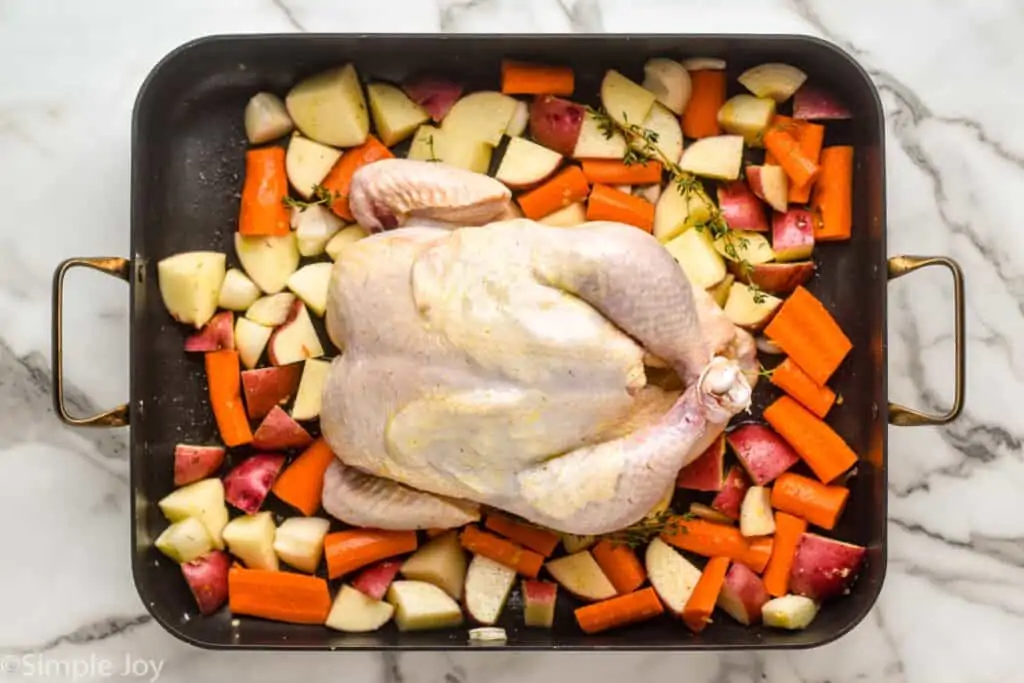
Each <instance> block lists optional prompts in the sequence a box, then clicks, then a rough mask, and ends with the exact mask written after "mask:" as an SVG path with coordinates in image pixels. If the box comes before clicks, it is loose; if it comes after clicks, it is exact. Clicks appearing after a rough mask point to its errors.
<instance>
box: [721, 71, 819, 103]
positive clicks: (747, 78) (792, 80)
mask: <svg viewBox="0 0 1024 683" xmlns="http://www.w3.org/2000/svg"><path fill="white" fill-rule="evenodd" d="M736 80H738V81H739V82H740V84H741V85H743V87H745V88H746V89H747V90H749V91H750V92H752V93H754V94H755V95H757V96H758V97H770V98H772V99H773V100H775V101H776V102H779V103H782V102H785V101H786V100H788V99H789V98H790V97H792V96H793V93H795V92H796V91H797V89H798V88H799V87H800V86H801V85H803V83H804V81H806V80H807V74H805V73H804V72H803V71H801V70H800V69H798V68H796V67H795V66H790V65H789V64H781V63H778V62H769V63H767V64H760V65H758V66H755V67H753V68H750V69H747V70H746V71H744V72H743V73H741V74H740V75H739V76H738V77H737V79H736Z"/></svg>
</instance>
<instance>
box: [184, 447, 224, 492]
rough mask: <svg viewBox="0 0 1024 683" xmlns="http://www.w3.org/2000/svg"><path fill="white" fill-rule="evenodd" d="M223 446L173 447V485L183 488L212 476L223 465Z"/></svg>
mask: <svg viewBox="0 0 1024 683" xmlns="http://www.w3.org/2000/svg"><path fill="white" fill-rule="evenodd" d="M224 454H225V450H224V447H223V446H194V445H192V444H187V443H179V444H176V445H175V446H174V485H175V486H185V485H186V484H191V483H193V482H197V481H199V480H200V479H205V478H207V477H209V476H212V475H213V473H214V472H216V471H217V470H218V469H220V466H221V465H222V464H223V463H224Z"/></svg>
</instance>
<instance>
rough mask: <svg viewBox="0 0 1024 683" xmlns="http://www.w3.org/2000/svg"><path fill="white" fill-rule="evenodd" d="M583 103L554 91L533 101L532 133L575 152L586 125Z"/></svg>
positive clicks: (565, 152)
mask: <svg viewBox="0 0 1024 683" xmlns="http://www.w3.org/2000/svg"><path fill="white" fill-rule="evenodd" d="M584 113H585V110H584V108H583V106H582V105H579V104H576V103H575V102H570V101H569V100H564V99H562V98H560V97H555V96H554V95H541V96H539V97H536V98H534V100H533V102H532V103H531V104H530V137H532V138H533V139H534V141H535V142H537V143H538V144H541V145H544V146H545V147H547V148H548V149H553V150H554V151H556V152H558V153H559V154H561V155H563V156H572V153H573V150H574V149H576V141H577V140H578V139H579V137H580V129H581V128H582V127H583V116H584Z"/></svg>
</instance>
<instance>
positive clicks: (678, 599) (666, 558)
mask: <svg viewBox="0 0 1024 683" xmlns="http://www.w3.org/2000/svg"><path fill="white" fill-rule="evenodd" d="M644 564H645V565H646V568H647V578H648V579H650V581H651V585H652V586H654V590H655V591H657V593H658V597H660V598H661V601H662V602H663V603H665V607H666V608H668V610H669V611H670V612H672V613H673V614H675V615H677V616H678V615H681V614H682V613H683V608H685V607H686V602H687V601H688V600H689V599H690V595H691V594H693V589H694V588H696V586H697V582H698V581H699V580H700V574H701V571H700V569H698V568H697V567H695V566H694V565H693V564H692V563H691V562H690V561H689V560H687V559H686V558H685V557H683V556H682V555H681V554H680V553H679V552H677V551H676V550H675V549H674V548H673V547H672V546H670V545H669V544H668V543H665V542H664V541H663V540H661V539H660V538H655V539H654V540H652V541H651V542H650V544H649V545H648V546H647V553H646V555H645V557H644Z"/></svg>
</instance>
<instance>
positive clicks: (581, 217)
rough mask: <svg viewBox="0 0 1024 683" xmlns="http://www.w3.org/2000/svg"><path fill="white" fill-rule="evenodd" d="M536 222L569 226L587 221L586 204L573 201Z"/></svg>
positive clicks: (561, 226) (553, 225)
mask: <svg viewBox="0 0 1024 683" xmlns="http://www.w3.org/2000/svg"><path fill="white" fill-rule="evenodd" d="M537 222H538V223H542V224H544V225H550V226H552V227H555V228H571V227H574V226H577V225H582V224H583V223H586V222H587V205H586V204H584V203H583V202H575V203H573V204H570V205H569V206H564V207H562V208H561V209H559V210H558V211H555V212H554V213H549V214H548V215H547V216H544V218H541V219H540V220H539V221H537Z"/></svg>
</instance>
